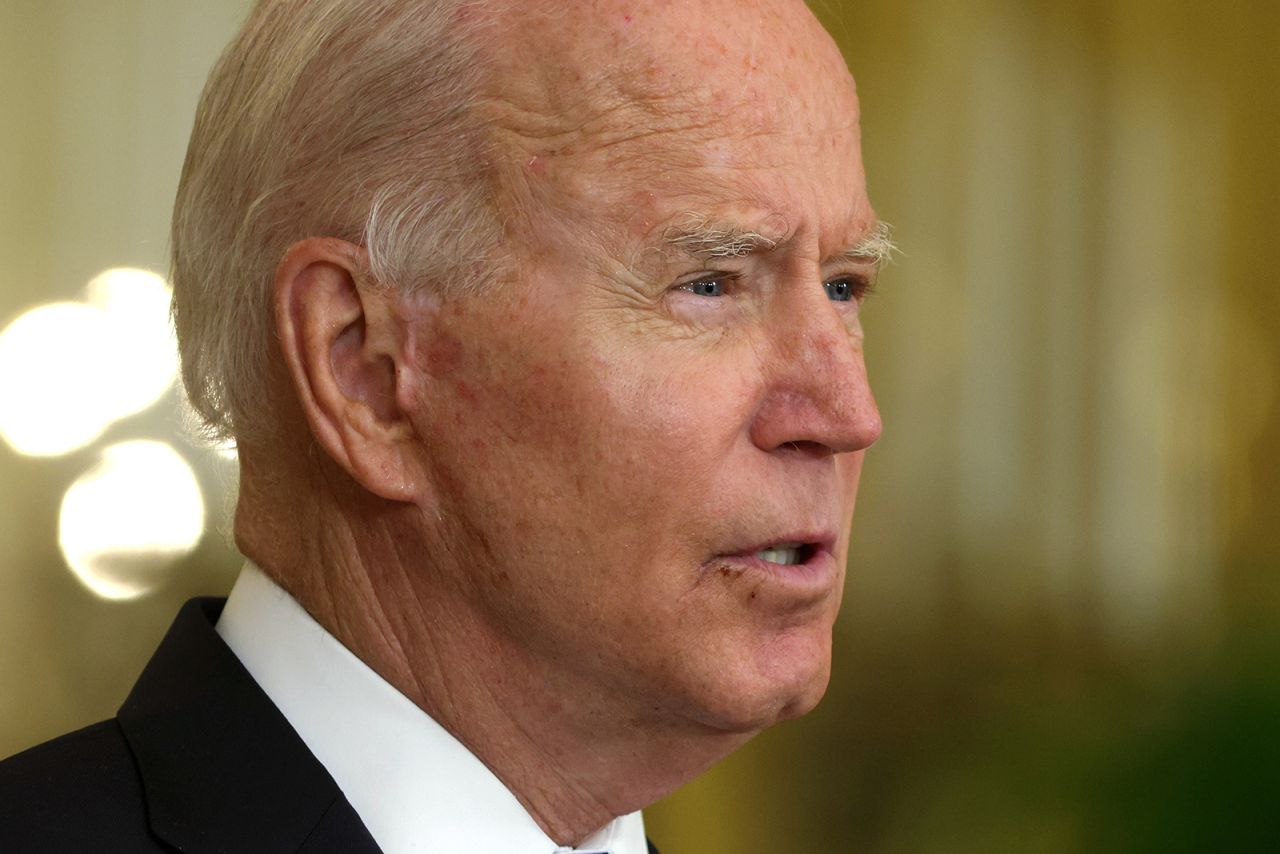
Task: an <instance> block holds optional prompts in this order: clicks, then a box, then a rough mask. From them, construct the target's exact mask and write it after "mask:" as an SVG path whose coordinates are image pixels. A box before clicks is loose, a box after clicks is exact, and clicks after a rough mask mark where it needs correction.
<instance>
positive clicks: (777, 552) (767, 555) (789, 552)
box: [756, 543, 803, 566]
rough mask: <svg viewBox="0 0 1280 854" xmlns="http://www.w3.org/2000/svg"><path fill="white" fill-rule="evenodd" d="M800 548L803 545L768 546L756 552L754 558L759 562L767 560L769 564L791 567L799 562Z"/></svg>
mask: <svg viewBox="0 0 1280 854" xmlns="http://www.w3.org/2000/svg"><path fill="white" fill-rule="evenodd" d="M802 548H803V545H802V544H800V543H783V544H781V545H777V546H770V547H769V548H767V549H761V550H760V551H758V552H756V557H758V558H759V559H760V560H767V561H768V562H769V563H780V564H782V565H783V566H793V565H794V564H797V563H799V562H800V550H801V549H802Z"/></svg>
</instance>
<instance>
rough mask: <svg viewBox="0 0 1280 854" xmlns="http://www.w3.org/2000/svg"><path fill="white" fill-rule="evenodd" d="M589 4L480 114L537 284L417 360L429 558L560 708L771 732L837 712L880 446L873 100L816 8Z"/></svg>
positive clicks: (513, 235) (452, 329) (454, 328)
mask: <svg viewBox="0 0 1280 854" xmlns="http://www.w3.org/2000/svg"><path fill="white" fill-rule="evenodd" d="M582 5H583V6H584V7H585V6H587V5H591V7H592V8H591V9H589V10H588V9H584V10H581V11H575V12H574V13H573V15H571V16H568V17H561V16H559V15H556V14H554V13H553V14H552V15H548V16H539V15H537V14H533V13H529V14H527V15H524V16H521V17H520V19H519V20H518V21H515V20H513V21H511V22H508V23H509V26H511V27H512V29H513V32H517V31H518V32H519V33H520V36H514V35H509V36H508V39H509V42H508V43H509V44H512V45H514V47H512V48H511V49H509V50H507V51H505V52H504V54H503V56H502V57H501V58H500V60H498V62H499V70H498V73H496V74H495V75H494V76H495V80H496V82H495V84H494V86H495V89H494V91H493V92H492V93H491V96H492V97H490V98H489V99H487V100H486V102H485V103H484V104H483V105H482V109H483V110H485V111H486V113H487V116H488V118H490V119H491V120H492V121H493V122H494V126H495V128H496V130H495V142H496V145H497V150H498V151H499V152H500V155H499V157H500V161H499V163H498V165H497V166H496V167H495V168H496V169H497V170H498V171H499V172H500V178H501V185H502V187H503V190H502V192H501V200H502V205H503V207H504V210H503V214H504V216H505V218H506V221H507V224H508V244H507V247H506V248H507V252H508V254H509V256H510V258H511V271H512V274H511V276H510V280H509V281H507V282H504V283H501V284H499V285H497V286H496V287H495V288H494V289H492V290H489V291H487V292H486V293H484V294H481V295H478V296H467V297H459V298H455V299H451V300H447V301H444V302H443V303H442V304H441V306H440V308H439V311H438V314H436V315H435V316H434V319H433V320H431V321H430V326H431V329H430V334H429V335H428V336H425V337H424V341H425V342H426V343H425V344H424V346H423V348H422V351H421V352H420V353H419V354H418V356H417V358H418V363H419V367H420V368H421V370H422V372H423V373H424V375H425V376H427V377H428V381H427V384H426V386H425V390H424V392H423V395H422V399H421V401H420V407H419V408H418V409H417V410H416V411H415V412H414V415H413V417H414V419H415V422H416V423H417V425H418V427H419V430H420V433H421V435H423V436H424V437H427V438H426V439H425V440H424V448H423V459H424V461H425V462H424V465H425V466H426V467H427V468H428V470H429V471H430V478H431V481H432V485H433V487H434V490H435V494H436V496H437V497H438V501H439V506H438V507H431V508H426V509H425V511H424V512H426V513H429V514H430V516H431V518H432V524H444V525H445V526H446V528H447V531H448V536H447V540H448V543H449V550H448V555H447V556H446V555H441V554H437V555H428V556H426V558H425V559H426V560H427V561H432V560H435V561H437V562H439V561H442V560H446V559H447V562H448V563H449V564H450V565H454V566H457V567H458V577H457V582H458V583H459V584H461V585H463V587H464V589H465V590H466V591H467V593H466V595H467V596H468V597H469V601H470V602H471V603H472V604H473V605H474V608H475V610H476V612H477V613H479V614H481V615H482V616H483V619H485V620H486V621H487V622H488V623H490V624H491V626H492V627H493V628H494V630H495V631H496V632H497V633H498V634H499V635H501V636H502V637H504V638H507V639H509V640H510V641H511V642H512V643H513V644H514V645H517V646H519V647H520V648H521V649H523V650H524V651H525V653H526V654H527V656H528V659H529V661H530V662H532V663H533V666H535V667H537V668H539V669H540V671H541V672H543V673H544V674H547V678H550V679H554V680H557V681H558V682H561V683H563V684H562V686H561V687H563V688H564V689H567V690H571V691H572V690H577V691H578V692H579V696H583V692H587V693H588V694H589V695H590V697H591V699H592V700H593V701H597V700H598V699H599V698H605V699H606V700H608V699H609V698H615V699H616V700H617V704H618V705H620V706H625V707H626V708H629V709H632V710H634V714H635V716H636V718H637V720H640V719H651V718H661V719H663V720H665V721H671V720H677V719H678V720H681V721H684V722H686V723H691V724H694V725H696V726H698V727H708V726H709V727H712V728H714V729H718V730H729V731H740V732H749V731H753V730H755V729H758V728H760V727H762V726H767V725H768V724H771V723H773V722H774V721H776V720H778V719H779V718H782V717H789V716H794V715H796V714H801V713H803V712H804V711H807V710H808V709H809V708H811V707H812V706H813V705H814V704H815V703H816V702H817V701H818V699H819V698H820V697H821V695H822V693H823V691H824V690H825V687H826V682H827V675H828V671H829V662H830V645H831V627H832V623H833V621H834V619H835V616H836V612H837V609H838V607H839V604H840V596H841V588H842V584H843V581H844V564H845V555H846V551H847V547H848V533H849V522H850V520H851V518H852V514H853V505H854V495H855V492H856V489H857V484H858V475H859V470H860V469H861V465H862V455H863V454H862V452H863V449H865V448H866V447H867V446H868V445H870V444H871V443H872V442H874V441H875V439H876V438H877V436H878V434H879V431H880V421H879V416H878V413H877V411H876V407H875V403H874V401H873V400H872V396H871V393H870V390H869V389H868V386H867V381H866V374H865V369H864V365H863V348H862V329H861V326H860V323H859V317H858V312H859V301H858V298H859V296H860V294H861V291H862V290H863V288H864V287H865V285H866V282H867V281H868V280H869V279H870V278H872V277H873V276H874V264H873V262H872V261H870V260H869V259H867V258H864V257H862V256H861V255H860V254H859V253H856V252H855V253H849V252H848V250H851V249H854V248H855V247H857V246H858V245H859V243H860V241H862V240H863V239H864V238H866V237H868V235H869V233H870V231H871V230H872V229H873V227H874V224H875V217H874V214H873V212H872V210H871V207H870V204H869V203H868V201H867V198H866V192H865V187H864V177H863V170H862V162H861V156H860V153H859V137H858V125H857V101H856V97H855V94H854V88H853V81H852V80H851V79H850V78H849V76H848V73H847V71H845V68H844V64H843V61H842V60H841V59H840V57H839V55H838V53H837V52H836V50H835V48H834V46H832V45H831V43H830V41H829V39H828V38H827V37H826V35H825V34H824V33H822V32H821V30H820V28H819V27H818V25H817V24H816V22H814V21H813V20H812V19H811V17H810V16H809V15H808V12H807V11H806V10H805V8H804V6H803V5H802V4H801V3H799V2H782V0H779V2H776V3H775V2H766V3H762V4H758V5H757V6H755V7H754V8H752V7H751V6H750V4H748V6H746V7H744V6H743V5H742V4H740V3H737V2H733V3H729V2H725V3H720V2H705V0H699V2H687V3H671V4H657V3H635V4H623V3H619V4H617V5H616V6H615V5H613V4H611V3H603V4H582ZM584 32H586V33H591V35H589V36H584V35H582V33H584ZM546 56H550V57H555V59H554V60H545V61H544V60H543V59H540V57H546ZM845 297H852V299H845ZM437 511H438V517H437ZM436 518H440V519H443V522H442V523H437V522H436V521H435V519H436Z"/></svg>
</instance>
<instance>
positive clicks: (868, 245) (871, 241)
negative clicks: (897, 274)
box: [841, 222, 901, 267]
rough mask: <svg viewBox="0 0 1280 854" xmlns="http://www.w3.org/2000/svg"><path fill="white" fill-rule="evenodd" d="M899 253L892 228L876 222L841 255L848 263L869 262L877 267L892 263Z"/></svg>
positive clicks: (887, 224)
mask: <svg viewBox="0 0 1280 854" xmlns="http://www.w3.org/2000/svg"><path fill="white" fill-rule="evenodd" d="M900 251H901V250H899V249H898V247H897V246H896V245H895V244H894V242H893V226H891V225H889V223H887V222H877V223H876V224H875V227H874V228H872V229H871V232H870V233H869V234H868V235H867V236H866V237H864V238H862V239H861V240H859V241H858V243H857V245H856V246H854V247H853V248H852V249H848V250H846V251H844V252H843V253H841V254H842V255H843V256H844V257H845V258H847V259H848V260H850V261H860V262H862V263H866V262H867V261H870V262H872V263H873V264H875V265H876V266H877V267H879V266H882V265H884V264H887V263H888V262H890V261H892V260H893V256H894V255H896V254H898V253H899V252H900Z"/></svg>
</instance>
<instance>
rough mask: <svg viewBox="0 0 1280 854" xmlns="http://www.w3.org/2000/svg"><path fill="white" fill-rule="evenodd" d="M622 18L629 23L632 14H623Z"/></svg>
mask: <svg viewBox="0 0 1280 854" xmlns="http://www.w3.org/2000/svg"><path fill="white" fill-rule="evenodd" d="M622 20H624V21H626V22H627V23H628V24H629V23H631V16H630V15H623V16H622Z"/></svg>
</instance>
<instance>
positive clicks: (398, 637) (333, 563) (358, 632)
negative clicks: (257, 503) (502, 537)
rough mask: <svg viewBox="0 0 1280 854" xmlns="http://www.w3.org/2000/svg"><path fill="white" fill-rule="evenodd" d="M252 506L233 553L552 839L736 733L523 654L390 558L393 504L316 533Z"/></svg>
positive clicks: (441, 587) (720, 750)
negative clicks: (451, 742)
mask: <svg viewBox="0 0 1280 854" xmlns="http://www.w3.org/2000/svg"><path fill="white" fill-rule="evenodd" d="M242 510H243V508H242ZM252 518H253V517H252V516H250V515H249V514H244V513H241V514H238V518H237V540H238V543H239V545H240V547H241V549H242V551H244V553H245V554H246V556H247V557H249V558H250V559H252V560H254V561H255V562H256V563H257V564H258V565H259V566H261V567H263V569H264V571H265V572H267V573H268V574H269V575H271V576H272V577H273V578H274V579H275V580H276V581H277V582H278V583H279V584H280V585H281V586H282V587H284V588H285V589H286V590H287V591H288V592H289V593H290V595H292V596H293V597H294V598H295V599H297V601H298V602H299V603H300V604H301V605H302V607H303V608H304V609H306V610H307V612H308V613H310V614H311V615H312V617H313V618H314V619H315V620H316V621H317V622H318V623H320V625H322V626H323V627H324V628H325V629H326V630H327V631H328V632H330V633H331V634H332V635H333V636H334V637H335V638H337V639H338V640H339V641H340V642H341V643H342V644H343V645H344V646H346V647H347V648H348V649H349V650H351V651H352V652H353V653H354V654H355V655H356V656H357V657H358V658H360V659H361V660H362V661H364V662H365V664H367V665H368V666H369V667H370V668H371V669H372V670H373V671H374V672H376V673H378V674H379V675H380V676H381V677H382V678H383V679H385V680H386V681H387V682H388V683H390V684H391V685H392V686H393V687H395V688H396V689H397V690H399V691H400V692H401V693H402V694H404V695H405V696H406V697H408V698H409V699H410V700H411V701H413V702H414V703H415V704H417V705H418V706H419V707H420V708H422V709H423V710H424V711H425V712H427V714H429V715H431V717H432V718H434V719H435V720H436V721H438V722H439V723H440V724H441V725H442V726H443V727H444V728H445V729H447V730H448V731H449V732H450V733H451V734H453V736H454V737H455V738H457V739H458V740H459V741H461V742H462V743H463V744H464V745H466V747H467V748H468V749H469V750H470V751H471V752H472V753H473V754H474V755H475V756H476V757H478V758H479V759H480V760H481V761H482V762H484V764H485V765H487V766H488V767H489V768H490V770H491V771H492V772H493V773H494V774H495V776H497V777H498V778H499V779H500V780H501V781H502V782H503V784H504V785H506V786H507V788H508V789H509V790H510V791H511V792H512V794H514V795H515V797H516V798H517V799H519V801H520V802H521V803H522V804H523V805H524V807H525V809H526V810H527V811H528V812H529V814H530V816H532V817H533V819H534V820H535V821H536V822H537V823H538V825H539V826H540V827H541V828H542V829H543V830H544V831H545V832H546V833H547V835H548V836H549V837H551V838H552V839H553V840H555V841H556V842H557V843H558V844H561V845H573V844H575V843H577V842H580V841H581V840H583V839H585V838H586V837H588V836H589V835H590V834H592V833H593V832H595V831H596V830H598V829H599V828H601V827H603V826H604V825H605V824H607V823H608V822H609V821H611V820H613V819H614V818H615V817H617V816H619V815H625V814H627V813H630V812H633V811H635V810H638V809H641V808H643V807H645V806H648V805H649V804H651V803H653V802H655V801H657V800H659V799H661V798H662V797H664V796H665V795H667V794H668V793H670V792H671V791H673V790H674V789H676V788H678V787H679V786H680V785H682V784H684V783H685V782H687V781H688V780H690V779H692V778H693V777H695V776H697V775H698V774H699V773H701V772H702V771H704V770H705V769H706V768H708V767H709V766H710V765H712V764H714V763H715V762H716V761H718V760H719V759H721V758H722V757H723V756H725V755H727V754H728V753H730V752H732V751H733V750H735V749H736V748H737V747H739V746H741V745H742V744H743V743H744V742H745V741H746V740H747V739H748V738H749V737H750V735H749V734H742V733H726V732H719V731H715V730H712V729H710V728H708V727H705V726H703V725H701V724H697V723H694V722H682V721H673V720H662V719H659V718H656V717H655V718H654V719H651V720H637V719H636V718H635V716H634V713H633V712H630V711H628V710H627V708H626V706H625V702H623V701H625V699H626V698H611V697H607V696H601V695H602V694H603V693H604V692H601V691H598V690H592V687H593V686H590V685H584V684H579V682H578V681H577V680H576V679H575V678H574V676H573V675H572V672H571V670H570V669H568V668H563V667H559V668H558V667H555V666H553V663H550V662H546V661H543V660H541V659H539V658H538V657H537V656H535V655H533V654H531V653H530V652H529V651H528V650H526V649H524V648H523V647H521V646H520V645H519V644H517V643H516V642H515V641H514V639H511V638H508V637H505V636H504V635H503V634H502V633H500V632H498V631H496V630H493V629H492V628H491V627H490V626H488V625H487V623H486V622H485V621H484V620H482V619H480V618H479V617H478V616H477V615H476V614H475V609H474V608H473V607H472V606H471V605H470V603H469V602H468V601H467V600H466V597H465V595H463V594H462V593H461V591H458V590H456V589H453V588H452V587H451V586H450V585H449V584H447V583H444V582H443V581H441V580H439V579H443V578H448V577H449V576H448V574H447V573H445V572H441V573H440V574H439V579H437V578H436V577H435V576H436V573H434V572H433V573H432V574H431V575H432V577H430V578H428V577H424V575H425V573H424V572H423V571H422V570H420V569H414V570H410V569H409V568H408V567H407V566H406V565H405V564H404V562H403V561H401V560H400V553H401V551H402V549H403V548H404V546H403V543H404V542H405V541H404V539H403V531H399V530H396V528H397V526H396V524H395V519H394V514H391V515H390V516H389V517H388V518H387V519H382V520H371V519H368V518H364V519H361V520H360V521H359V524H346V523H344V521H343V520H340V519H331V520H329V521H328V522H326V523H325V524H323V525H319V524H317V525H314V526H310V527H311V530H314V531H316V536H315V537H314V538H309V539H307V541H306V542H305V544H304V543H303V542H302V540H301V538H300V539H299V540H296V541H294V542H292V543H287V542H284V541H283V540H281V538H280V537H279V536H278V535H277V536H275V537H272V538H269V539H268V538H265V537H262V536H261V533H262V532H260V531H255V530H254V527H255V525H254V524H252V523H251V522H250V521H249V519H252ZM311 521H318V520H311ZM277 530H278V529H277ZM357 532H360V533H359V534H357ZM302 579H305V581H302ZM442 663H447V667H445V666H441V664H442Z"/></svg>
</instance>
